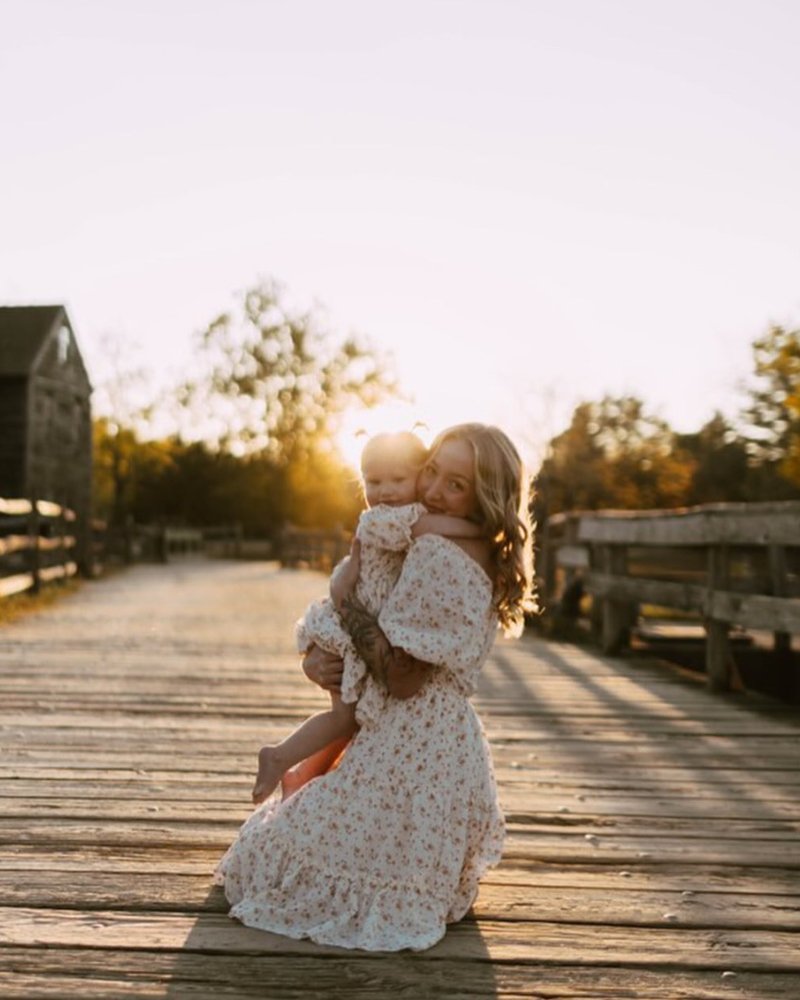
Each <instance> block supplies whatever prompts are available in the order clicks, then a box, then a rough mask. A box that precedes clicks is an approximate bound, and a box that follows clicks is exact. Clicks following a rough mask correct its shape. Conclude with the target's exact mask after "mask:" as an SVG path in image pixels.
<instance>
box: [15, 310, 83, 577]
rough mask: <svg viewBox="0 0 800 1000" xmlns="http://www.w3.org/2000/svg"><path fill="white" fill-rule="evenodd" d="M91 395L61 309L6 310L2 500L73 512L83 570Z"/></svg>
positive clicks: (64, 313)
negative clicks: (45, 503) (20, 499)
mask: <svg viewBox="0 0 800 1000" xmlns="http://www.w3.org/2000/svg"><path fill="white" fill-rule="evenodd" d="M91 390H92V387H91V384H90V382H89V376H88V374H87V372H86V367H85V365H84V363H83V359H82V357H81V353H80V350H79V349H78V344H77V341H76V339H75V333H74V331H73V329H72V324H71V323H70V320H69V316H68V315H67V312H66V310H65V309H64V307H63V306H5V307H0V497H14V498H16V497H25V498H28V499H36V500H51V501H53V502H55V503H58V504H62V505H64V506H66V507H69V508H71V509H72V510H74V511H75V513H76V514H77V524H76V529H77V530H76V535H77V541H78V552H77V555H78V560H79V562H81V563H84V564H85V557H86V553H87V548H86V547H87V545H88V539H89V521H90V516H91V491H92V419H91V406H90V395H91Z"/></svg>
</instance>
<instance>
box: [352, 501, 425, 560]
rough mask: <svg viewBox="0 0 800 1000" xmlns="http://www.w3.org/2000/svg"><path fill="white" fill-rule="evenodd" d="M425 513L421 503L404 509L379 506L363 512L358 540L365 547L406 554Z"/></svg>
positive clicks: (360, 518) (357, 535)
mask: <svg viewBox="0 0 800 1000" xmlns="http://www.w3.org/2000/svg"><path fill="white" fill-rule="evenodd" d="M424 513H425V507H424V506H423V505H422V504H421V503H410V504H405V505H404V506H402V507H389V506H387V505H386V504H377V505H376V506H375V507H370V508H369V510H365V511H363V513H362V514H361V516H360V517H359V519H358V527H357V528H356V538H358V540H359V541H360V542H361V543H362V544H363V545H374V546H375V547H376V548H378V549H389V550H391V551H393V552H405V551H406V549H407V548H408V547H409V546H410V545H411V542H412V538H411V529H412V528H413V527H414V524H415V522H416V521H418V520H419V518H420V517H421V516H422V515H423V514H424Z"/></svg>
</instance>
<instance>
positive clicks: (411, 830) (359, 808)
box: [216, 535, 504, 951]
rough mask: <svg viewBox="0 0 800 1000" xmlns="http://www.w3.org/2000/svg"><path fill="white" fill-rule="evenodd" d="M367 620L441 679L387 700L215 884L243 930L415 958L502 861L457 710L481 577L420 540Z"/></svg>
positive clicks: (265, 817)
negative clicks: (375, 619) (405, 952)
mask: <svg viewBox="0 0 800 1000" xmlns="http://www.w3.org/2000/svg"><path fill="white" fill-rule="evenodd" d="M379 621H380V625H381V628H382V629H383V631H384V632H385V634H386V636H387V638H388V639H389V641H390V642H391V643H392V644H393V645H394V646H398V647H401V648H403V649H404V650H406V651H407V652H409V653H411V654H412V655H413V656H416V657H418V658H419V659H421V660H425V661H427V662H429V663H432V664H435V665H436V666H437V669H435V670H434V671H432V673H431V674H430V676H429V677H428V679H427V680H426V682H425V683H424V685H423V687H422V688H421V689H420V691H418V692H417V694H415V695H414V696H413V697H411V698H408V699H398V698H392V697H387V698H386V699H385V701H384V703H383V705H382V707H381V711H380V712H379V713H378V714H377V716H376V717H375V718H370V719H368V720H367V721H366V722H365V723H364V724H363V725H362V727H361V729H360V730H359V732H358V733H357V735H356V736H355V738H354V739H353V742H352V743H351V745H350V747H349V749H348V750H347V752H346V753H345V755H344V757H343V759H342V761H341V763H340V765H339V767H338V768H337V769H336V770H335V771H331V772H330V773H328V774H326V775H323V776H322V777H319V778H316V779H314V780H312V781H310V782H309V783H308V784H307V785H305V786H303V788H301V789H300V791H298V792H297V793H296V794H295V795H294V796H292V797H291V798H289V799H287V800H286V801H285V802H283V803H280V802H278V801H277V799H276V798H273V799H270V800H268V801H267V802H266V803H265V804H264V805H263V806H261V807H260V808H259V809H257V810H256V811H255V812H254V813H253V815H252V816H251V817H250V818H249V819H248V820H247V821H246V822H245V824H244V825H243V826H242V828H241V830H240V832H239V835H238V837H237V839H236V840H235V841H234V843H233V844H232V845H231V847H230V848H229V849H228V851H227V853H226V854H225V856H224V857H223V859H222V861H221V862H220V864H219V867H218V869H217V873H216V878H217V881H218V882H220V883H222V884H223V885H224V887H225V893H226V896H227V898H228V900H229V902H230V903H231V910H230V915H231V916H232V917H235V918H237V919H238V920H241V921H242V922H243V923H244V924H247V925H248V926H249V927H257V928H261V929H263V930H268V931H274V932H277V933H279V934H285V935H287V936H288V937H292V938H311V939H312V940H313V941H316V942H318V943H319V944H328V945H340V946H342V947H345V948H363V949H368V950H375V951H397V950H399V949H402V948H413V949H415V950H421V949H424V948H428V947H430V946H431V945H433V944H435V943H436V942H437V941H438V940H439V939H440V938H441V937H442V936H443V935H444V932H445V925H446V923H448V922H451V921H456V920H460V919H461V917H463V916H464V914H465V913H466V912H467V910H468V909H469V907H470V906H471V905H472V903H473V901H474V899H475V896H476V894H477V890H478V879H479V878H480V877H481V875H482V874H483V872H484V871H485V870H486V868H487V867H489V866H490V865H492V864H496V863H497V862H498V861H499V859H500V855H501V851H502V846H503V837H504V822H503V817H502V813H501V811H500V808H499V805H498V801H497V790H496V786H495V781H494V774H493V770H492V764H491V757H490V753H489V748H488V745H487V742H486V738H485V735H484V732H483V728H482V726H481V723H480V721H479V719H478V717H477V715H476V713H475V710H474V709H473V707H472V705H471V703H470V701H469V696H470V695H471V694H472V693H473V691H474V689H475V684H476V680H477V677H478V673H479V671H480V668H481V666H482V665H483V663H484V661H485V659H486V657H487V655H488V653H489V650H490V648H491V646H492V642H493V640H494V636H495V633H496V628H497V619H496V616H495V614H494V611H493V609H492V588H491V584H490V581H489V578H488V577H487V576H486V574H485V573H484V572H483V570H482V569H481V567H480V566H479V565H478V564H477V563H476V562H475V561H474V560H473V559H471V558H470V557H469V556H468V555H467V554H466V553H465V552H464V551H463V550H462V549H460V548H459V547H458V546H457V545H456V544H455V543H453V542H452V541H449V540H448V539H445V538H442V537H440V536H438V535H424V536H422V537H421V538H419V539H417V540H416V541H415V542H414V543H413V544H412V545H411V547H410V549H409V552H408V555H407V556H406V560H405V564H404V566H403V570H402V573H401V575H400V578H399V580H398V582H397V584H396V586H395V588H394V590H393V591H392V592H391V594H390V596H389V598H388V600H387V601H386V603H385V604H384V607H383V609H382V611H381V613H380V617H379Z"/></svg>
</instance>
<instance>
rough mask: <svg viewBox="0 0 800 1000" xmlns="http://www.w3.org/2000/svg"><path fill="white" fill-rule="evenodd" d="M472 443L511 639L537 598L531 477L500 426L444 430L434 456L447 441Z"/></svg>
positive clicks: (501, 612) (497, 594) (499, 604)
mask: <svg viewBox="0 0 800 1000" xmlns="http://www.w3.org/2000/svg"><path fill="white" fill-rule="evenodd" d="M452 440H456V441H466V442H467V444H469V445H470V447H471V448H472V451H473V454H474V455H475V494H476V498H477V502H478V518H479V521H480V523H481V524H482V525H483V526H484V527H485V529H486V535H487V538H488V539H489V541H490V542H491V544H492V562H493V568H494V581H493V582H494V606H495V610H496V611H497V616H498V619H499V621H500V626H501V627H502V629H503V632H504V633H505V634H506V635H519V634H520V633H521V632H522V628H523V625H524V621H525V614H526V613H530V612H534V611H535V610H536V601H535V599H534V596H533V526H532V524H531V518H530V510H529V505H530V494H529V484H528V476H527V474H526V472H525V467H524V465H523V463H522V459H521V458H520V456H519V453H518V451H517V449H516V448H515V447H514V445H513V444H512V443H511V441H510V440H509V438H508V437H507V435H506V434H504V432H503V431H501V430H500V429H499V428H498V427H492V426H490V425H488V424H479V423H469V424H457V425H456V426H455V427H448V428H447V429H446V430H444V431H442V432H441V434H439V435H438V436H437V437H436V439H435V440H434V442H433V444H432V445H431V448H430V453H431V455H433V454H435V452H436V451H437V450H438V448H439V447H440V446H441V445H442V444H444V442H445V441H452Z"/></svg>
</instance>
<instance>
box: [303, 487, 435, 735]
mask: <svg viewBox="0 0 800 1000" xmlns="http://www.w3.org/2000/svg"><path fill="white" fill-rule="evenodd" d="M425 513H426V510H425V507H424V506H423V505H422V504H421V503H412V504H404V505H402V506H400V507H389V506H387V505H386V504H378V505H376V506H375V507H371V508H370V509H369V510H365V511H363V512H362V514H361V516H360V517H359V520H358V527H357V528H356V538H358V540H359V541H360V542H361V568H360V571H359V577H358V583H357V585H356V597H358V599H359V600H360V601H361V603H362V604H363V605H364V606H365V607H366V609H367V610H368V611H369V612H370V613H371V614H374V615H377V614H378V612H379V611H380V610H381V608H382V607H383V605H384V603H385V602H386V599H387V597H388V596H389V594H390V593H391V591H392V588H393V587H394V585H395V584H396V583H397V579H398V577H399V576H400V571H401V570H402V568H403V560H404V559H405V557H406V552H407V551H408V549H409V546H410V545H411V542H412V537H411V529H412V528H413V526H414V524H415V523H416V521H417V520H418V519H419V518H420V517H421V516H422V515H423V514H425ZM295 637H296V639H297V649H298V652H300V653H306V652H308V650H309V648H310V647H311V646H312V644H314V643H316V645H318V646H321V647H322V648H323V649H326V650H327V651H328V652H329V653H336V654H337V656H341V657H342V659H343V661H344V670H343V671H342V685H341V696H342V701H344V702H347V703H348V704H351V703H352V702H357V703H358V704H357V707H356V721H357V722H358V723H359V725H364V723H365V722H366V721H367V720H368V719H370V718H375V717H376V715H377V714H378V713H379V712H380V711H381V709H382V707H383V703H384V701H385V699H386V693H385V692H384V690H383V688H381V686H380V685H379V684H377V683H376V682H375V680H373V678H372V677H370V675H369V674H368V673H367V669H366V666H365V665H364V661H363V660H362V659H361V657H360V656H359V655H358V654H357V653H356V651H355V647H354V646H353V643H352V640H351V639H350V636H349V635H348V634H347V632H345V630H344V629H343V628H342V623H341V621H340V619H339V615H338V614H337V613H336V609H335V608H334V606H333V604H332V602H331V601H330V599H329V598H327V597H326V598H324V599H323V600H320V601H314V602H313V603H312V604H310V605H309V606H308V608H306V611H305V613H304V614H303V617H302V618H301V619H300V620H299V621H298V622H297V623H296V625H295Z"/></svg>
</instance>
